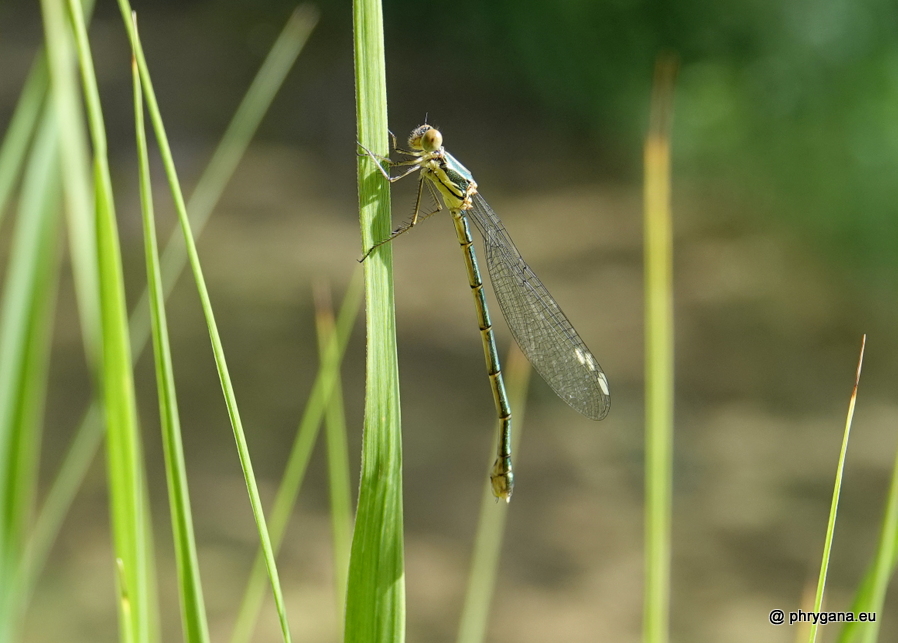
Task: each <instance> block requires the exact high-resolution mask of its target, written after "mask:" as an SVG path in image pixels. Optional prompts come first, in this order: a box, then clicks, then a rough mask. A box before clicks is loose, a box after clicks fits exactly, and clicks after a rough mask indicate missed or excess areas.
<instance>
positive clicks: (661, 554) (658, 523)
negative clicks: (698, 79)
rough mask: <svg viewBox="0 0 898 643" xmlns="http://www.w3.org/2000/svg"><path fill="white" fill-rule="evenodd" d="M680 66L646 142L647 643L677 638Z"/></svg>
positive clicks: (670, 70) (663, 92)
mask: <svg viewBox="0 0 898 643" xmlns="http://www.w3.org/2000/svg"><path fill="white" fill-rule="evenodd" d="M676 69H677V66H676V62H675V61H674V60H672V59H670V58H668V57H664V56H662V57H659V59H658V62H657V64H656V67H655V81H654V87H653V90H652V107H651V121H650V123H649V133H648V136H647V138H646V142H645V188H644V189H645V196H644V198H645V206H644V207H645V298H646V299H645V360H646V361H645V400H646V418H645V420H646V467H645V476H646V479H645V487H646V507H645V532H646V533H645V548H646V550H645V566H646V577H645V599H644V601H645V607H644V609H645V613H644V622H643V641H645V643H666V642H667V641H668V639H669V637H670V634H669V620H670V522H671V508H670V505H671V480H672V468H673V465H672V460H673V427H674V424H673V414H674V355H673V350H674V345H673V342H674V329H673V233H672V227H673V225H672V215H671V211H670V124H671V119H672V117H673V91H674V80H675V78H676Z"/></svg>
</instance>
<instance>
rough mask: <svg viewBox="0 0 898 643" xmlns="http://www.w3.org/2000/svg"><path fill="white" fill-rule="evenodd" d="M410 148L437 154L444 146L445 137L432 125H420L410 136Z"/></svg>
mask: <svg viewBox="0 0 898 643" xmlns="http://www.w3.org/2000/svg"><path fill="white" fill-rule="evenodd" d="M408 146H409V147H410V148H412V149H413V150H424V151H425V152H436V151H437V150H438V149H440V148H441V147H442V146H443V135H442V134H440V130H438V129H435V128H434V127H433V126H431V125H419V126H418V127H416V128H415V129H414V130H412V133H411V134H409V137H408Z"/></svg>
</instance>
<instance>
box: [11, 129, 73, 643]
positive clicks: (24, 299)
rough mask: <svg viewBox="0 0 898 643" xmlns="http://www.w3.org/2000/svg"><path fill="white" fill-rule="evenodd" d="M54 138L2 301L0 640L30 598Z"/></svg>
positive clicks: (56, 203) (35, 150) (48, 140)
mask: <svg viewBox="0 0 898 643" xmlns="http://www.w3.org/2000/svg"><path fill="white" fill-rule="evenodd" d="M58 151H59V147H58V132H57V129H56V120H55V118H52V117H51V118H45V119H42V121H41V126H40V129H39V132H38V134H37V137H36V140H35V143H34V146H33V147H32V149H31V152H30V155H29V159H28V163H27V167H26V169H25V180H24V186H23V189H22V195H21V198H20V200H19V208H18V216H17V218H16V220H15V228H14V230H13V234H12V244H11V247H10V257H9V264H8V266H7V270H6V279H5V283H4V284H3V291H2V297H0V472H2V474H0V511H2V514H0V586H2V587H3V588H4V590H3V591H2V592H0V640H2V641H12V640H17V639H18V635H17V630H18V625H19V623H20V618H21V615H22V612H23V610H24V606H25V605H26V604H27V600H28V596H29V594H30V592H29V590H28V587H27V578H26V574H25V573H24V568H23V561H24V559H25V556H24V555H23V554H24V549H25V544H26V542H27V538H28V532H29V529H30V525H31V519H32V510H33V507H34V501H35V493H36V490H37V467H38V461H39V453H40V442H41V427H42V421H43V409H44V400H45V396H46V387H47V376H48V366H49V355H50V344H51V339H52V338H51V335H52V324H53V321H52V320H53V313H54V304H55V294H56V284H57V277H58V264H59V251H58V245H59V244H58V235H59V231H58V225H59V214H60V207H61V198H60V177H59V169H58V168H59V165H58V164H59V154H58Z"/></svg>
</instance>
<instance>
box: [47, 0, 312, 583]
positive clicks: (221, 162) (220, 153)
mask: <svg viewBox="0 0 898 643" xmlns="http://www.w3.org/2000/svg"><path fill="white" fill-rule="evenodd" d="M85 8H86V5H85ZM314 20H315V14H314V12H311V13H310V12H309V11H308V10H303V8H302V7H300V8H299V9H297V10H296V11H295V12H294V13H293V15H292V16H291V19H290V20H289V21H288V23H287V26H286V27H285V28H284V31H283V32H282V33H281V35H280V36H279V38H278V40H277V41H276V43H275V45H274V47H273V48H272V50H271V52H270V53H269V55H268V57H267V58H266V61H265V63H264V64H263V65H262V68H261V69H260V70H259V73H258V74H257V76H256V78H255V80H254V81H253V83H252V85H251V87H250V88H249V90H248V92H247V94H246V96H245V97H244V99H243V101H242V103H241V106H240V108H239V109H238V110H237V112H236V114H235V115H234V118H233V119H232V120H231V123H230V124H229V126H228V129H227V131H226V132H225V135H224V136H223V138H222V140H221V142H220V143H219V145H218V147H217V148H216V150H215V153H214V155H213V157H212V161H210V163H209V165H207V166H206V169H205V171H204V172H203V174H202V176H201V177H200V180H199V182H198V183H197V185H196V188H195V190H194V192H193V196H192V197H191V199H190V201H189V202H188V211H189V212H190V217H191V218H190V221H191V226H192V228H193V230H194V234H195V235H196V236H199V234H200V233H201V231H202V229H203V227H204V225H205V223H206V221H207V220H208V218H209V216H210V214H211V212H212V209H213V208H214V206H215V204H216V203H217V202H218V199H219V198H220V197H221V193H222V192H223V190H224V186H225V185H226V184H227V182H228V180H229V179H230V177H231V175H232V173H233V171H234V168H235V167H236V165H237V163H238V162H239V160H240V158H242V156H243V154H244V152H245V151H246V148H247V146H248V144H249V141H250V139H251V138H252V136H253V134H254V133H255V131H256V128H257V126H258V124H259V122H260V121H261V119H262V116H263V115H264V114H265V112H266V111H267V109H268V107H269V106H270V105H271V100H272V99H273V97H274V95H275V93H276V92H277V90H278V89H280V87H281V83H282V81H283V79H284V77H285V76H286V73H287V71H289V69H290V68H291V67H292V65H293V63H294V62H295V60H296V56H297V55H298V54H299V52H300V50H301V49H302V45H303V44H304V42H305V39H306V36H307V35H308V30H309V29H310V28H311V26H312V24H313V23H314ZM183 243H184V242H183V240H182V237H181V232H180V230H175V231H174V232H173V233H172V235H171V237H170V238H169V241H168V245H167V246H166V250H165V254H164V256H163V262H162V263H163V265H162V282H163V291H164V294H165V296H166V297H168V295H169V294H170V293H171V291H172V288H173V287H174V284H175V282H176V281H177V278H178V276H179V275H180V274H181V271H182V270H183V269H184V266H185V264H186V256H187V255H186V253H185V252H184V247H183ZM130 328H131V347H132V355H133V357H134V359H137V358H138V357H139V356H140V354H141V353H142V352H143V350H144V348H145V347H146V345H147V340H148V339H149V335H150V322H149V299H148V297H147V291H144V292H143V293H142V294H141V296H140V299H139V304H138V306H137V308H136V309H135V311H134V313H133V314H132V315H131V321H130ZM101 421H102V420H101V414H100V412H99V407H98V406H97V402H96V401H95V402H92V403H91V406H90V408H89V409H88V411H87V412H86V413H85V415H84V417H83V418H82V420H81V424H80V425H79V428H78V430H77V433H76V437H75V439H74V440H73V442H72V445H71V446H70V447H69V448H68V449H67V450H66V458H65V461H64V462H63V465H62V467H61V468H60V471H59V474H58V475H57V477H56V479H55V480H54V482H53V485H52V486H51V489H50V491H49V493H48V494H47V501H46V502H45V504H44V507H43V508H42V510H41V514H40V517H39V519H38V521H37V523H36V525H35V529H34V531H33V536H32V543H31V547H30V549H31V552H32V553H31V556H29V561H30V565H29V576H30V581H29V585H33V582H34V577H35V576H36V575H38V574H40V572H41V570H42V569H43V566H44V563H45V561H46V558H47V554H48V553H49V551H50V547H51V546H52V543H53V541H54V540H55V538H56V535H57V534H58V533H59V529H60V527H61V525H62V522H63V520H64V518H65V515H66V513H67V512H68V508H69V506H71V503H72V500H73V498H74V497H75V494H76V492H77V490H78V488H79V487H80V486H81V481H82V480H83V479H84V475H85V474H86V472H87V470H88V468H89V467H90V463H91V461H92V460H93V458H94V457H95V455H96V452H97V448H98V447H99V445H100V443H101V441H102V434H103V426H102V425H101Z"/></svg>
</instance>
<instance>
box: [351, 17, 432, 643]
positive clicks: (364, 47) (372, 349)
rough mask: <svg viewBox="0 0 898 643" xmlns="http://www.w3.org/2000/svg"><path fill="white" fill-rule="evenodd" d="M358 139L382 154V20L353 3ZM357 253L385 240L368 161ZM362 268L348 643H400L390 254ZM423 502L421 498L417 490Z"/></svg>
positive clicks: (383, 207)
mask: <svg viewBox="0 0 898 643" xmlns="http://www.w3.org/2000/svg"><path fill="white" fill-rule="evenodd" d="M353 31H354V41H355V79H356V120H357V125H358V140H359V142H361V143H362V144H363V145H365V147H367V148H368V149H369V150H372V151H373V152H375V153H376V154H385V153H387V152H388V151H389V150H388V149H387V92H386V74H385V63H384V47H383V15H382V13H381V6H380V3H379V2H378V1H377V0H355V1H354V2H353ZM358 177H359V207H360V213H359V217H360V223H361V229H362V252H365V251H367V249H368V248H370V247H371V246H372V245H373V244H374V243H375V242H377V241H380V240H381V239H385V238H386V237H387V235H389V233H390V198H389V185H388V184H387V182H386V181H384V179H383V177H382V176H381V175H380V172H379V171H378V170H377V168H376V167H375V166H374V165H373V162H372V161H371V159H369V158H367V157H359V160H358ZM364 265H365V301H366V304H367V313H368V314H367V319H366V322H367V325H366V332H367V365H366V379H365V427H364V432H363V435H362V469H361V480H360V485H359V499H358V509H357V511H356V520H355V530H354V532H353V537H352V549H351V554H350V560H349V581H348V587H347V594H346V630H345V639H344V640H346V641H350V642H352V643H356V642H358V643H388V642H401V641H404V640H405V570H404V562H403V552H402V550H403V534H402V441H401V437H402V436H401V431H400V410H399V367H398V364H397V359H396V320H395V308H394V301H393V275H392V266H393V254H392V248H391V247H390V244H389V243H387V244H384V245H383V246H381V247H380V248H378V249H377V250H376V251H375V252H373V253H372V254H371V256H370V257H368V259H366V260H365V262H364ZM415 492H416V493H427V490H426V489H420V488H418V489H415Z"/></svg>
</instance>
